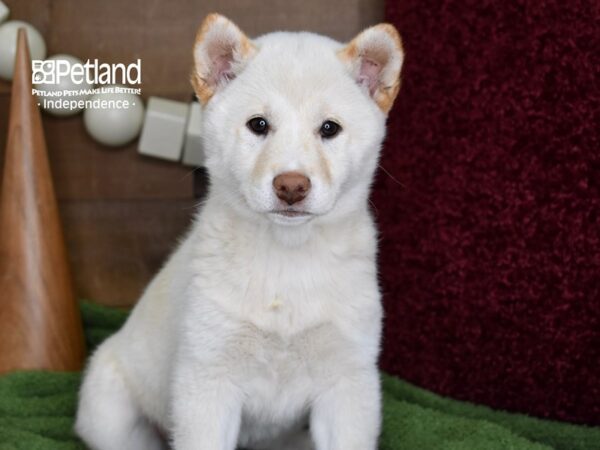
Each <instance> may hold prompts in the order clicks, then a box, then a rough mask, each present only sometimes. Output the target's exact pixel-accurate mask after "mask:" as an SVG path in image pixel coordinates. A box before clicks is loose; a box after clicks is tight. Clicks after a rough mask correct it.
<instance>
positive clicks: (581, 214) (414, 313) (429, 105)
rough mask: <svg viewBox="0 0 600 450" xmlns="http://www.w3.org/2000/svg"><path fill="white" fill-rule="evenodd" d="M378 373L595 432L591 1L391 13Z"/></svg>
mask: <svg viewBox="0 0 600 450" xmlns="http://www.w3.org/2000/svg"><path fill="white" fill-rule="evenodd" d="M387 17H388V20H389V21H390V22H392V23H394V24H395V25H396V26H397V27H398V29H399V30H400V32H401V34H402V36H403V38H404V43H405V49H406V52H407V60H406V64H405V69H404V71H403V85H402V89H401V91H400V95H399V97H398V100H397V102H396V106H395V107H394V109H393V110H392V113H391V117H390V129H389V137H388V141H387V143H386V146H385V149H384V156H383V160H382V166H383V167H384V168H385V169H386V170H387V171H388V172H389V173H390V174H391V175H392V176H393V177H394V178H395V179H396V180H397V181H396V180H394V179H392V177H390V176H388V175H386V174H385V173H384V172H380V173H379V177H378V181H377V185H376V188H375V193H374V203H375V206H376V208H377V213H376V214H377V220H378V222H379V223H380V224H381V230H382V247H381V255H380V262H381V270H382V284H383V288H384V298H385V306H386V314H387V318H386V331H385V341H384V353H383V358H382V366H383V368H384V369H385V370H387V371H390V372H392V373H394V374H397V375H400V376H401V377H403V378H405V379H407V380H409V381H411V382H414V383H416V384H418V385H420V386H422V387H425V388H428V389H432V390H434V391H436V392H438V393H441V394H444V395H449V396H452V397H454V398H458V399H463V400H470V401H473V402H476V403H483V404H487V405H490V406H493V407H495V408H502V409H507V410H510V411H520V412H526V413H529V414H532V415H536V416H540V417H547V418H554V419H562V420H567V421H572V422H579V423H589V424H596V425H600V28H599V25H598V24H599V23H600V3H599V2H597V1H592V0H590V1H583V0H570V1H562V0H557V1H542V0H539V1H499V0H497V1H489V0H476V1H475V0H448V1H431V0H402V1H397V2H394V1H389V2H388V6H387Z"/></svg>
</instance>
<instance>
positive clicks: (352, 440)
mask: <svg viewBox="0 0 600 450" xmlns="http://www.w3.org/2000/svg"><path fill="white" fill-rule="evenodd" d="M380 426H381V392H380V382H379V374H378V373H377V371H376V370H371V369H368V370H367V371H365V372H362V373H355V374H349V375H348V377H347V378H344V379H342V380H340V381H339V382H338V383H337V384H336V385H334V386H333V387H332V388H330V389H329V390H327V391H326V392H324V393H323V394H322V395H321V396H319V397H318V399H317V400H316V401H315V403H314V405H313V408H312V413H311V420H310V429H311V433H312V436H313V440H314V441H315V444H316V448H317V450H376V449H377V439H378V437H379V430H380Z"/></svg>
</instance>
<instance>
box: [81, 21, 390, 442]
mask: <svg viewBox="0 0 600 450" xmlns="http://www.w3.org/2000/svg"><path fill="white" fill-rule="evenodd" d="M224 20H225V19H224ZM254 44H255V45H256V49H257V51H256V52H255V54H253V56H252V59H251V60H250V61H247V64H245V67H244V69H243V70H242V71H241V72H240V73H239V74H236V77H235V79H234V80H233V81H231V82H228V84H227V85H226V86H221V87H219V89H218V90H217V92H216V93H215V94H214V96H213V98H211V100H210V101H209V102H208V104H207V105H206V108H205V114H204V135H205V137H206V139H205V149H206V152H207V167H208V170H209V173H210V177H211V187H210V193H209V195H208V198H207V199H206V201H205V203H204V204H203V205H202V207H201V208H200V210H199V211H198V214H197V217H196V220H195V223H194V225H193V226H192V228H191V230H190V232H189V233H188V234H187V237H186V238H185V239H184V240H183V242H182V243H181V245H180V246H179V248H178V249H177V250H176V251H175V253H174V254H173V255H172V256H171V258H170V259H169V261H168V262H167V263H166V265H165V266H164V267H163V268H162V270H161V271H160V273H159V274H158V275H157V276H156V277H155V278H154V280H153V281H152V282H151V283H150V285H149V286H148V288H147V289H146V291H145V292H144V294H143V296H142V297H141V299H140V300H139V302H138V303H137V305H136V306H135V308H134V310H133V311H132V313H131V316H130V317H129V319H128V321H127V323H126V324H125V325H124V327H123V328H122V329H121V330H120V331H119V332H118V333H116V334H115V335H114V336H112V337H111V338H109V339H108V340H107V341H105V342H104V343H103V344H102V345H101V346H100V348H99V349H98V350H97V351H96V353H95V354H94V356H93V357H92V359H91V361H90V363H89V367H88V369H87V372H86V376H85V380H84V383H83V386H82V388H81V394H80V404H79V410H78V415H77V424H76V430H77V433H78V434H79V435H80V436H81V437H82V438H83V439H84V440H85V441H86V443H87V444H88V445H89V446H90V447H91V448H92V449H94V450H153V449H157V450H158V449H164V448H166V444H165V443H164V440H162V439H161V438H160V437H159V433H158V431H157V430H158V429H160V430H162V433H163V435H168V436H170V445H171V446H172V447H173V448H175V449H176V450H192V449H193V450H233V449H234V448H236V447H237V446H240V447H244V448H252V449H257V450H258V449H265V450H266V449H271V450H307V449H313V448H316V449H317V450H375V449H376V447H377V436H378V434H379V427H380V414H381V413H380V386H379V376H378V371H377V358H378V353H379V341H380V334H381V318H382V309H381V305H380V294H379V289H378V283H377V271H376V230H375V227H374V224H373V221H372V219H371V216H370V213H369V209H368V195H369V188H370V184H371V182H372V177H373V173H374V171H375V168H376V166H377V160H378V155H379V147H380V144H381V142H382V140H383V137H384V128H385V114H384V113H383V112H382V111H381V110H379V108H378V107H377V105H376V104H375V103H374V102H373V100H372V99H371V98H370V96H369V93H368V92H366V90H365V89H364V88H361V87H360V86H359V85H358V84H357V82H356V81H357V80H355V79H354V78H353V77H352V74H351V73H349V72H348V70H347V68H346V66H345V65H344V64H343V63H342V62H341V61H340V60H339V58H338V56H337V55H336V51H337V50H339V49H340V48H342V45H341V44H339V43H337V42H335V41H332V40H330V39H328V38H325V37H321V36H317V35H313V34H309V33H273V34H269V35H266V36H263V37H262V38H260V39H257V40H256V41H254ZM398 70H399V68H398ZM255 115H261V116H264V117H265V118H267V119H268V120H269V123H270V124H271V126H272V129H271V132H270V133H269V134H268V135H267V136H266V137H261V136H256V135H254V134H253V133H251V132H250V131H249V130H248V128H247V126H246V122H247V121H248V119H249V118H251V117H252V116H255ZM327 119H334V120H336V121H337V122H338V123H340V124H341V126H342V132H341V133H340V134H339V135H338V136H337V137H335V138H333V139H330V140H324V139H322V138H321V137H320V135H319V134H318V130H319V127H320V124H321V123H322V122H323V121H325V120H327ZM259 160H260V162H259ZM257 164H259V166H260V167H257ZM325 166H328V167H329V169H328V170H329V171H330V178H327V176H326V171H325ZM286 171H300V172H302V173H304V174H306V175H307V176H308V177H309V178H310V180H311V184H312V188H311V191H310V193H309V195H308V197H307V198H306V199H305V200H304V201H303V206H302V208H303V210H305V211H308V212H310V213H312V215H311V216H307V217H301V218H287V217H283V216H279V215H276V214H273V213H270V211H272V210H274V209H276V208H278V206H279V200H278V199H277V197H276V196H275V194H274V192H273V188H272V180H273V177H274V176H276V175H277V174H280V173H282V172H286ZM308 426H310V431H307V428H308Z"/></svg>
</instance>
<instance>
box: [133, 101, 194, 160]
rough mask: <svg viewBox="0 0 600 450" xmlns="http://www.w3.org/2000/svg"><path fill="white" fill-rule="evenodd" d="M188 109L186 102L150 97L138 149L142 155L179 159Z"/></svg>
mask: <svg viewBox="0 0 600 450" xmlns="http://www.w3.org/2000/svg"><path fill="white" fill-rule="evenodd" d="M188 110H189V106H188V104H187V103H183V102H176V101H173V100H166V99H164V98H158V97H150V98H149V99H148V106H147V108H146V118H145V119H144V128H143V129H142V136H141V137H140V143H139V145H138V151H139V152H140V153H141V154H142V155H148V156H154V157H156V158H163V159H169V160H171V161H179V159H180V158H181V152H182V149H183V141H184V138H185V127H186V124H187V116H188Z"/></svg>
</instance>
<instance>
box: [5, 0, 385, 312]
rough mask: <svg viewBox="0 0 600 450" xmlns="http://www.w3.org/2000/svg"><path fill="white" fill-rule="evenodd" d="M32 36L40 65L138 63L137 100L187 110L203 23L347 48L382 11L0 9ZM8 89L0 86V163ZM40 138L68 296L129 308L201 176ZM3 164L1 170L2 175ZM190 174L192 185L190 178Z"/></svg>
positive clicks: (131, 155) (373, 5)
mask: <svg viewBox="0 0 600 450" xmlns="http://www.w3.org/2000/svg"><path fill="white" fill-rule="evenodd" d="M4 2H5V3H6V4H7V6H8V7H9V8H10V9H11V19H18V20H23V21H26V22H29V23H31V24H32V25H34V26H35V27H36V28H37V29H38V30H39V31H40V32H41V33H42V35H43V36H44V38H45V40H46V44H47V46H48V55H49V56H50V55H53V54H57V53H67V54H71V55H74V56H76V57H78V58H80V59H82V60H86V59H94V58H98V59H99V60H100V61H101V62H109V63H110V62H123V63H128V62H131V61H135V60H136V59H137V58H140V59H141V60H142V93H143V95H142V96H143V97H144V98H145V99H146V98H147V97H148V96H152V95H156V96H160V97H166V98H172V99H175V100H183V101H187V100H189V99H190V96H191V94H192V90H191V87H190V84H189V73H190V70H191V46H192V43H193V40H194V36H195V33H196V29H197V27H198V25H199V23H200V22H201V20H202V18H203V17H204V16H205V15H206V14H208V13H210V12H214V11H216V12H220V13H222V14H225V15H226V16H228V17H229V18H231V19H232V20H234V21H235V22H236V23H237V24H238V25H239V26H240V27H241V28H242V29H243V30H244V31H245V32H246V33H247V34H248V35H250V36H257V35H260V34H263V33H266V32H269V31H275V30H308V31H314V32H318V33H323V34H327V35H329V36H332V37H334V38H336V39H339V40H342V41H345V40H349V39H350V38H352V37H353V36H354V35H355V34H356V33H358V32H359V31H360V30H361V29H363V28H365V27H367V26H369V25H371V24H374V23H377V22H379V21H381V19H382V16H383V0H339V1H336V2H323V1H320V0H305V1H302V2H293V1H289V0H264V1H260V2H259V1H251V0H221V1H216V0H204V1H198V0H181V1H167V0H129V1H120V0H105V1H92V0H88V1H82V0H26V1H24V0H4ZM9 92H10V85H9V84H8V83H5V82H0V148H1V149H2V150H0V152H1V153H0V160H2V159H3V156H4V146H5V143H6V127H7V120H8V107H9V101H10V97H9ZM43 121H44V130H45V133H46V140H47V145H48V151H49V155H50V163H51V167H52V172H53V177H54V183H55V189H56V193H57V196H58V198H59V202H60V208H61V214H62V220H63V226H64V228H65V233H66V238H67V245H68V250H69V255H70V259H71V263H72V270H73V274H74V278H75V284H76V286H75V288H76V292H77V294H78V295H79V296H80V297H82V298H88V299H92V300H95V301H98V302H101V303H104V304H109V305H119V306H126V305H130V304H132V303H133V302H135V300H136V299H137V297H138V296H139V295H140V293H141V291H142V290H143V288H144V286H145V285H146V284H147V283H148V281H149V280H150V278H151V277H152V275H153V274H154V273H155V272H156V271H157V270H158V268H159V267H160V266H161V264H162V263H163V261H164V260H165V258H166V257H167V255H168V254H169V252H170V251H171V250H172V248H173V247H174V246H175V245H176V243H177V237H178V236H179V235H181V233H182V232H183V231H184V230H185V228H186V227H187V226H188V224H189V222H190V218H191V215H192V214H193V211H194V205H195V204H197V202H198V196H199V195H201V194H202V192H203V190H204V189H203V186H204V185H205V178H204V177H203V176H202V174H203V172H202V171H196V172H194V171H193V170H191V169H190V168H187V167H183V166H181V165H179V164H176V163H170V162H164V161H160V160H156V159H152V158H148V157H143V156H140V155H139V154H138V153H137V150H136V146H137V142H134V143H132V144H130V145H128V146H125V147H122V148H118V149H111V148H107V147H103V146H101V145H100V144H97V143H96V142H95V141H93V140H92V139H91V138H90V137H89V136H88V135H87V134H86V132H85V130H84V127H83V121H82V119H81V116H80V115H78V116H75V117H71V118H64V119H62V118H55V117H52V116H49V115H46V114H44V116H43ZM0 164H1V163H0ZM198 174H199V176H198Z"/></svg>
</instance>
